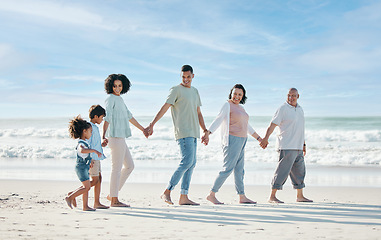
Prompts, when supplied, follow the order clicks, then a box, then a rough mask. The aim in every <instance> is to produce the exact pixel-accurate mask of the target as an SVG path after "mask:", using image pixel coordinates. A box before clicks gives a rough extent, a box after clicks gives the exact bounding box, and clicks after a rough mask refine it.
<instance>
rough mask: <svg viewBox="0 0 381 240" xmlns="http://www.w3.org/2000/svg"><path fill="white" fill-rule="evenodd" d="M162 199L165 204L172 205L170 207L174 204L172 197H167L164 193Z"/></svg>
mask: <svg viewBox="0 0 381 240" xmlns="http://www.w3.org/2000/svg"><path fill="white" fill-rule="evenodd" d="M160 198H161V199H163V200H164V202H166V203H168V204H170V205H173V202H172V200H171V196H170V195H167V194H165V193H163V194H162V195H161V196H160Z"/></svg>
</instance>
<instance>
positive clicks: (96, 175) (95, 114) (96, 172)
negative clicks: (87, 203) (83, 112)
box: [89, 105, 109, 209]
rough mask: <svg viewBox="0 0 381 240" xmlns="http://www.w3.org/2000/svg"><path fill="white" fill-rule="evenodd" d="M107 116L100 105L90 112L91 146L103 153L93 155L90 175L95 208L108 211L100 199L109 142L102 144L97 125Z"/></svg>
mask: <svg viewBox="0 0 381 240" xmlns="http://www.w3.org/2000/svg"><path fill="white" fill-rule="evenodd" d="M105 116H106V110H105V109H104V108H103V107H101V106H100V105H93V106H91V107H90V110H89V117H90V123H91V126H92V128H93V130H92V135H91V138H90V139H89V144H90V147H91V148H92V149H95V150H97V151H99V152H100V153H102V156H101V157H98V156H97V155H96V154H91V155H90V156H91V159H92V160H93V161H94V165H93V167H92V168H90V170H89V173H90V176H91V179H92V181H91V186H95V187H94V208H95V209H107V208H109V207H108V206H105V205H103V204H101V203H100V201H99V197H100V195H101V183H102V174H101V160H103V159H105V158H106V157H105V155H104V154H103V149H102V147H105V146H106V145H107V141H103V142H102V143H101V136H100V134H99V129H98V127H97V125H96V124H101V123H102V121H103V117H105Z"/></svg>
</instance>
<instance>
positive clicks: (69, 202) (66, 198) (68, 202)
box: [65, 197, 73, 209]
mask: <svg viewBox="0 0 381 240" xmlns="http://www.w3.org/2000/svg"><path fill="white" fill-rule="evenodd" d="M65 201H66V203H67V205H68V206H69V208H71V209H73V207H72V206H71V200H70V198H69V197H65Z"/></svg>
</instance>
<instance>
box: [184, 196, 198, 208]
mask: <svg viewBox="0 0 381 240" xmlns="http://www.w3.org/2000/svg"><path fill="white" fill-rule="evenodd" d="M179 205H192V206H198V205H200V204H199V203H196V202H193V201H191V200H190V199H189V198H188V195H185V194H181V195H180V199H179Z"/></svg>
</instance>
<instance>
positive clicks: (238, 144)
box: [211, 135, 247, 194]
mask: <svg viewBox="0 0 381 240" xmlns="http://www.w3.org/2000/svg"><path fill="white" fill-rule="evenodd" d="M246 142H247V137H245V138H243V137H236V136H233V135H229V145H228V146H224V147H223V151H224V166H223V169H222V170H221V171H220V172H219V173H218V176H217V178H216V180H215V181H214V184H213V187H212V190H211V191H212V192H218V190H219V189H220V188H221V186H222V184H224V182H225V180H226V179H227V178H228V177H229V176H230V174H231V173H232V172H233V171H234V181H235V189H236V191H237V194H245V189H244V185H243V177H244V175H245V170H244V165H245V163H244V161H245V146H246Z"/></svg>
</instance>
